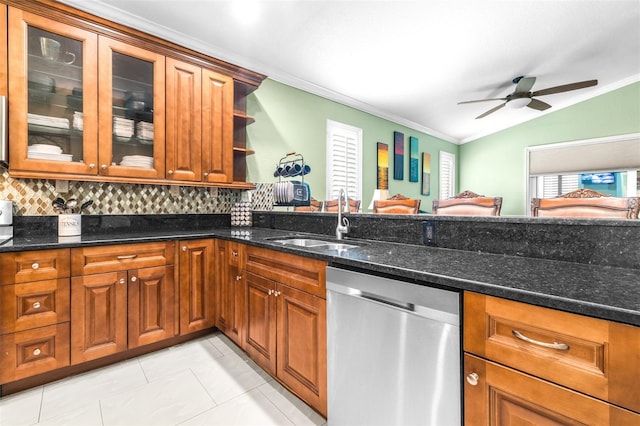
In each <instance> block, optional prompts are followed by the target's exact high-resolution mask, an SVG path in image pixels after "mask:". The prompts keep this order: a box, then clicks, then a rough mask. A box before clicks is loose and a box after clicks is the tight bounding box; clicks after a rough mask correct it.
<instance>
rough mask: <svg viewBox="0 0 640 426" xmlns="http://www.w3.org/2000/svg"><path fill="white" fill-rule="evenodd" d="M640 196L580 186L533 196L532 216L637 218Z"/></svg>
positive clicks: (639, 208) (639, 209)
mask: <svg viewBox="0 0 640 426" xmlns="http://www.w3.org/2000/svg"><path fill="white" fill-rule="evenodd" d="M639 211H640V197H613V196H610V195H607V194H603V193H601V192H598V191H594V190H592V189H585V188H580V189H577V190H575V191H572V192H568V193H566V194H564V195H561V196H559V197H555V198H533V199H532V200H531V215H532V216H534V217H589V218H598V217H600V218H618V219H638V212H639Z"/></svg>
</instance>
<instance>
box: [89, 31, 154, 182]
mask: <svg viewBox="0 0 640 426" xmlns="http://www.w3.org/2000/svg"><path fill="white" fill-rule="evenodd" d="M98 46H99V64H100V66H99V73H100V74H99V80H98V88H99V93H98V99H99V111H98V112H99V120H100V132H99V138H98V139H99V146H100V151H99V164H100V169H99V171H98V173H100V174H102V175H110V176H122V177H132V178H138V177H142V178H157V179H159V178H164V170H165V169H164V166H165V165H164V159H165V157H164V130H165V129H164V118H165V115H164V100H165V99H164V94H165V87H164V82H165V69H164V68H165V58H164V56H162V55H160V54H158V53H155V52H152V51H149V50H145V49H141V48H139V47H134V46H131V45H129V44H126V43H122V42H120V41H117V40H112V39H109V38H106V37H100V39H99V42H98Z"/></svg>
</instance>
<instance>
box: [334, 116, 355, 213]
mask: <svg viewBox="0 0 640 426" xmlns="http://www.w3.org/2000/svg"><path fill="white" fill-rule="evenodd" d="M340 188H344V189H345V190H346V191H347V194H348V196H349V198H350V199H352V200H362V129H359V128H357V127H353V126H349V125H346V124H342V123H338V122H336V121H331V120H327V197H326V199H327V200H335V199H337V198H338V192H339V191H340Z"/></svg>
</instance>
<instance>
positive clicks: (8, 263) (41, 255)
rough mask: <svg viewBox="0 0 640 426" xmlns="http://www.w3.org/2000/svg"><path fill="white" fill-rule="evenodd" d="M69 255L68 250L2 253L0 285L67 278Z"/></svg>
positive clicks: (0, 259)
mask: <svg viewBox="0 0 640 426" xmlns="http://www.w3.org/2000/svg"><path fill="white" fill-rule="evenodd" d="M69 255H70V254H69V249H56V250H33V251H25V252H15V253H2V254H0V284H13V283H25V282H29V281H39V280H49V279H55V278H63V277H68V276H69Z"/></svg>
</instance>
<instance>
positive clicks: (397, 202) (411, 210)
mask: <svg viewBox="0 0 640 426" xmlns="http://www.w3.org/2000/svg"><path fill="white" fill-rule="evenodd" d="M394 197H395V198H394ZM394 197H391V198H389V199H387V200H376V201H374V202H373V212H374V213H381V214H418V212H419V211H420V201H421V200H420V199H413V198H406V197H403V196H394Z"/></svg>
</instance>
